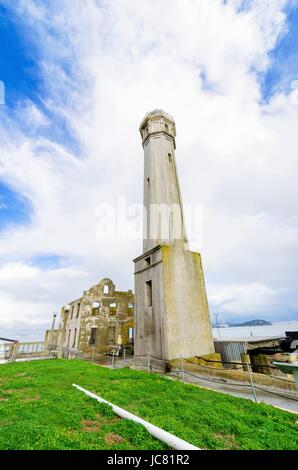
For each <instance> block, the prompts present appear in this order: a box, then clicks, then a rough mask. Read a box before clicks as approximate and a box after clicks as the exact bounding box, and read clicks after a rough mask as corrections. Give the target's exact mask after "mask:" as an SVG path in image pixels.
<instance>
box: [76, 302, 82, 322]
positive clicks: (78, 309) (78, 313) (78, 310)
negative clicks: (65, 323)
mask: <svg viewBox="0 0 298 470" xmlns="http://www.w3.org/2000/svg"><path fill="white" fill-rule="evenodd" d="M80 307H81V304H80V302H79V303H78V305H77V318H79V315H80Z"/></svg>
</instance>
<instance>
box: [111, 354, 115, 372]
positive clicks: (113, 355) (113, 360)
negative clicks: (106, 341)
mask: <svg viewBox="0 0 298 470" xmlns="http://www.w3.org/2000/svg"><path fill="white" fill-rule="evenodd" d="M114 362H115V353H114V351H113V352H112V369H114Z"/></svg>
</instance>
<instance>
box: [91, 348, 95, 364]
mask: <svg viewBox="0 0 298 470" xmlns="http://www.w3.org/2000/svg"><path fill="white" fill-rule="evenodd" d="M93 360H94V346H93V348H92V354H91V363H92V364H93Z"/></svg>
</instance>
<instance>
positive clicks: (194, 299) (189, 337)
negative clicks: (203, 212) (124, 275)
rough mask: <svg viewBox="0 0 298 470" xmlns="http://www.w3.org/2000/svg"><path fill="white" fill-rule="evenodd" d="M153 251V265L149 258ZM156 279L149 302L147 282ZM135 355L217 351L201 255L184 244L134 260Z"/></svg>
mask: <svg viewBox="0 0 298 470" xmlns="http://www.w3.org/2000/svg"><path fill="white" fill-rule="evenodd" d="M149 257H150V265H148V264H147V263H148V258H149ZM148 282H151V284H152V305H148V302H147V300H148V299H147V298H146V297H147V293H146V283H148ZM135 296H136V311H135V321H136V336H135V355H136V356H138V355H144V354H147V353H150V354H152V355H153V356H156V357H159V358H162V359H164V360H173V359H176V358H179V357H180V355H182V356H183V357H186V358H187V357H193V356H203V355H207V354H212V353H214V346H213V338H212V329H211V323H210V317H209V308H208V302H207V296H206V289H205V282H204V275H203V270H202V264H201V258H200V255H199V254H198V253H193V252H190V251H187V250H185V249H184V247H183V245H182V244H174V245H171V246H166V245H162V246H161V247H157V248H156V249H155V250H152V251H151V252H147V253H145V254H144V255H143V256H142V257H139V258H137V260H135Z"/></svg>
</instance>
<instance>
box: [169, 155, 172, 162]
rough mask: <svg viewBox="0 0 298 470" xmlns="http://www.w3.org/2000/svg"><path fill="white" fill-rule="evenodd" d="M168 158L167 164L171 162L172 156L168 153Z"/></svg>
mask: <svg viewBox="0 0 298 470" xmlns="http://www.w3.org/2000/svg"><path fill="white" fill-rule="evenodd" d="M168 158H169V162H171V161H172V154H171V153H168Z"/></svg>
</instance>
